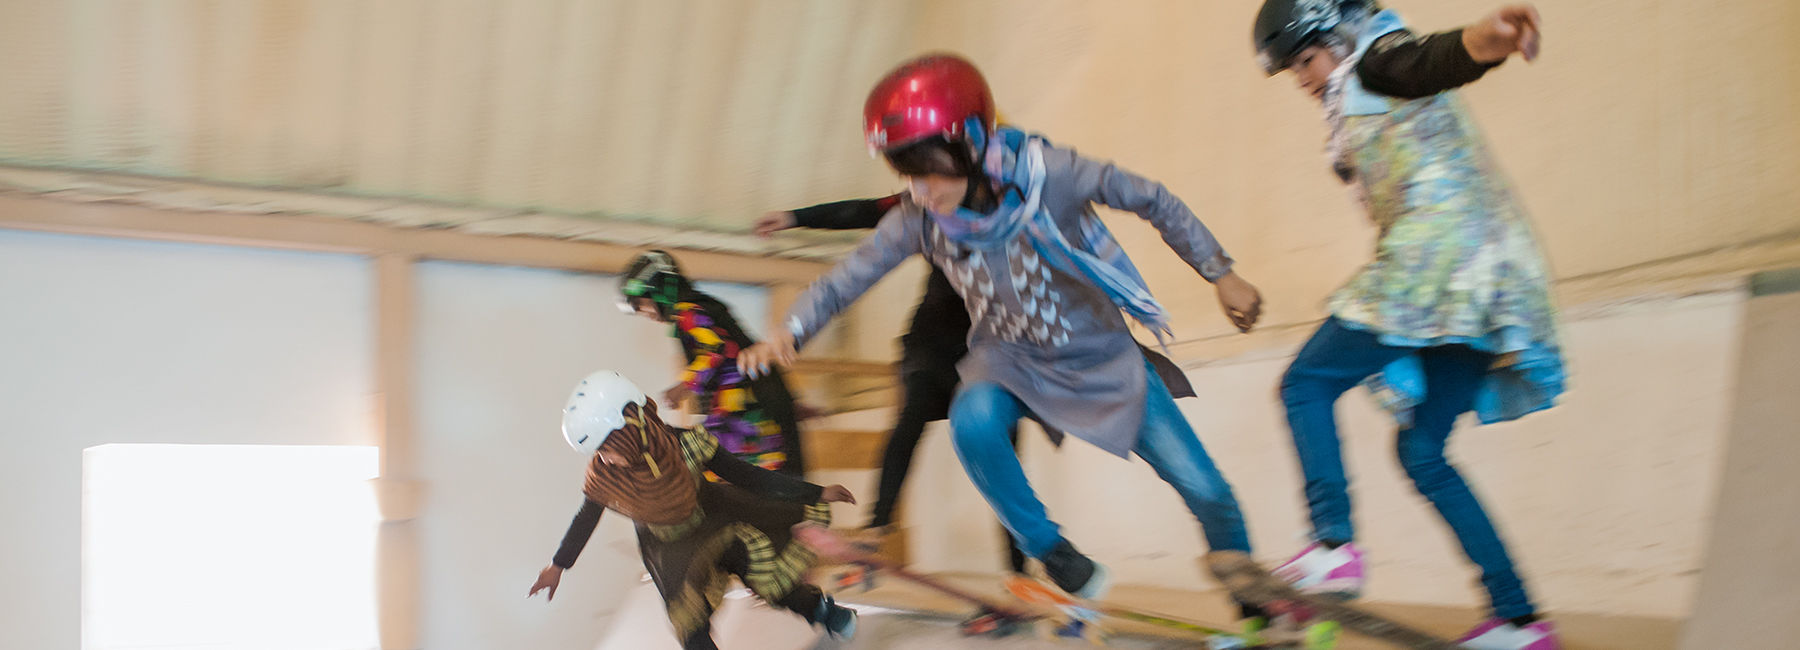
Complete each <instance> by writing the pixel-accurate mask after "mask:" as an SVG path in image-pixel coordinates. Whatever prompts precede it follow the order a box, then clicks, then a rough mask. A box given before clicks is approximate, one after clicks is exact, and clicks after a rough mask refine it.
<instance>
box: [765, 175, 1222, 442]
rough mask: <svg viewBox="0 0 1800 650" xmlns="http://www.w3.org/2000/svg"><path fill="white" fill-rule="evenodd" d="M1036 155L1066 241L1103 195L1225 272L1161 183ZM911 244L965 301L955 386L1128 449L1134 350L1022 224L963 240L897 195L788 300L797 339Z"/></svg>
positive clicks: (1213, 246) (1138, 409) (1137, 423)
mask: <svg viewBox="0 0 1800 650" xmlns="http://www.w3.org/2000/svg"><path fill="white" fill-rule="evenodd" d="M1044 166H1045V172H1046V176H1045V184H1044V190H1043V195H1042V199H1043V203H1044V206H1045V207H1046V208H1048V209H1049V211H1050V215H1051V218H1052V219H1053V220H1054V221H1055V223H1056V225H1057V227H1058V228H1060V229H1061V230H1062V233H1063V236H1064V237H1066V238H1067V239H1068V240H1069V241H1071V242H1079V241H1081V227H1080V223H1081V218H1082V216H1083V215H1085V214H1090V213H1092V212H1093V204H1094V203H1102V204H1105V205H1108V206H1111V207H1114V208H1117V209H1120V210H1125V211H1128V212H1134V213H1136V214H1137V215H1138V216H1141V217H1143V218H1144V219H1146V220H1148V221H1149V222H1150V223H1151V225H1153V226H1155V227H1156V229H1157V230H1159V231H1161V232H1162V237H1163V241H1164V242H1167V243H1168V245H1169V248H1171V249H1174V251H1175V252H1176V253H1177V254H1179V255H1180V256H1181V258H1182V259H1183V260H1186V261H1187V263H1188V265H1189V266H1192V267H1193V268H1194V270H1196V271H1198V272H1199V273H1200V275H1201V276H1202V277H1205V278H1206V279H1207V280H1209V281H1212V280H1217V279H1218V278H1219V277H1221V276H1223V275H1225V274H1226V273H1228V272H1230V269H1231V258H1230V257H1228V256H1226V255H1225V251H1224V249H1223V248H1222V247H1220V245H1219V242H1218V240H1217V239H1215V238H1213V235H1212V233H1211V232H1210V231H1208V230H1207V228H1206V225H1205V224H1202V223H1201V222H1200V219H1199V218H1197V217H1195V216H1194V213H1193V212H1192V211H1191V210H1189V209H1188V207H1187V206H1186V205H1185V204H1183V203H1182V202H1181V200H1180V199H1178V198H1176V197H1175V195H1173V194H1170V193H1169V191H1168V189H1167V188H1165V187H1163V185H1162V184H1161V183H1156V182H1153V181H1150V180H1147V179H1144V178H1142V177H1139V176H1137V175H1135V174H1132V173H1130V172H1127V171H1125V170H1122V169H1119V168H1118V167H1115V166H1113V164H1112V163H1110V162H1104V161H1096V160H1091V159H1088V158H1083V157H1081V156H1079V155H1077V154H1076V153H1075V152H1074V151H1073V150H1069V149H1061V148H1057V147H1053V146H1049V145H1046V146H1045V147H1044ZM913 255H925V256H926V257H928V258H929V259H930V260H931V262H932V263H933V264H935V265H937V267H938V268H941V269H943V270H944V273H945V274H946V275H947V276H949V278H950V283H951V284H952V285H954V286H955V287H956V291H957V293H958V294H961V295H962V298H963V302H964V304H965V305H966V306H967V307H968V310H969V318H970V321H971V322H972V327H970V329H969V354H968V356H967V357H964V358H963V360H962V362H961V363H960V364H959V365H958V367H957V369H958V370H959V371H960V372H961V373H962V379H963V382H964V385H965V386H966V385H970V384H973V383H974V382H982V381H990V382H995V383H998V384H1000V385H1001V386H1002V387H1004V388H1005V389H1006V390H1007V391H1009V392H1011V393H1012V394H1013V395H1015V396H1017V397H1018V398H1019V400H1020V401H1022V402H1024V403H1025V406H1026V407H1027V408H1029V409H1030V410H1031V412H1032V414H1033V415H1035V416H1036V419H1037V420H1038V421H1040V422H1042V423H1043V424H1044V425H1045V426H1046V427H1048V428H1051V429H1055V430H1060V431H1065V432H1068V433H1070V434H1073V435H1074V436H1076V437H1078V438H1081V439H1083V440H1086V441H1088V442H1090V443H1093V444H1094V445H1095V446H1097V447H1099V448H1101V449H1104V450H1106V451H1108V452H1111V453H1113V454H1116V455H1119V456H1125V455H1126V454H1127V453H1129V452H1130V451H1131V448H1132V447H1133V446H1134V445H1136V443H1137V438H1138V430H1139V429H1140V427H1141V426H1142V424H1143V419H1144V390H1145V374H1144V356H1143V355H1142V354H1141V353H1139V352H1138V348H1137V345H1136V340H1135V339H1133V338H1132V336H1131V331H1130V330H1129V329H1128V328H1127V327H1126V324H1125V318H1124V315H1123V314H1122V313H1121V312H1120V310H1119V308H1118V307H1117V306H1116V305H1114V304H1113V303H1112V301H1111V300H1109V299H1108V298H1107V297H1106V293H1105V292H1104V291H1102V290H1101V289H1100V288H1099V287H1098V286H1097V285H1095V284H1094V283H1093V281H1091V280H1089V279H1088V278H1087V276H1085V275H1083V274H1082V273H1081V272H1080V271H1079V270H1076V269H1075V267H1073V266H1071V265H1070V264H1068V263H1067V262H1066V261H1063V260H1057V261H1056V263H1054V264H1053V263H1050V261H1049V260H1045V259H1042V257H1041V256H1040V255H1039V253H1038V251H1037V250H1036V249H1035V248H1034V247H1033V246H1032V245H1031V242H1030V235H1028V234H1020V235H1019V237H1018V238H1017V239H1015V240H1014V241H1012V242H1010V243H1008V244H1007V245H1006V246H1004V247H1000V248H994V249H991V250H983V249H977V248H970V247H967V246H963V245H961V244H958V243H956V242H953V241H951V240H950V239H949V238H948V237H946V236H945V235H944V234H943V232H942V231H941V230H939V229H938V228H937V225H936V224H935V223H934V222H932V220H931V219H930V218H928V217H926V215H925V213H924V211H923V210H922V209H921V208H920V207H919V206H918V205H917V204H915V203H913V202H912V201H911V200H910V199H909V200H906V201H903V202H902V203H901V204H900V205H899V206H896V207H895V208H894V209H893V210H891V211H889V212H888V214H887V216H885V217H883V218H882V220H881V225H880V226H879V227H877V228H876V231H875V234H874V235H873V236H871V237H869V238H868V239H867V240H865V241H864V242H863V243H862V245H861V246H859V247H858V248H857V249H856V251H855V252H853V253H851V254H850V256H849V257H847V258H845V259H844V260H843V261H842V262H839V263H838V265H837V266H836V267H834V268H832V269H831V271H829V272H828V273H826V274H825V275H824V276H823V277H821V278H819V280H818V281H816V282H814V283H813V284H812V286H811V287H809V288H808V289H807V292H806V294H805V295H804V296H801V297H800V299H799V300H798V301H796V302H795V303H794V306H793V308H792V310H790V311H789V312H788V319H787V323H788V326H789V328H790V330H791V332H792V333H793V335H794V341H795V345H796V346H800V345H804V344H805V342H806V341H807V340H809V339H810V338H811V337H812V336H813V335H815V334H817V333H818V331H819V329H820V328H822V327H824V325H825V324H826V323H827V322H828V321H830V320H831V318H832V317H833V316H835V315H837V313H838V312H840V311H842V310H843V309H845V308H846V307H849V306H850V303H852V302H855V301H856V299H857V298H858V297H860V296H862V294H863V292H864V291H867V290H868V289H869V287H870V286H873V285H874V284H875V282H876V281H878V280H880V279H881V277H882V276H883V275H886V274H887V273H888V272H889V271H891V270H893V268H894V267H895V266H898V265H899V264H900V263H901V262H902V261H905V260H906V258H908V257H911V256H913ZM1065 269H1067V270H1066V271H1065Z"/></svg>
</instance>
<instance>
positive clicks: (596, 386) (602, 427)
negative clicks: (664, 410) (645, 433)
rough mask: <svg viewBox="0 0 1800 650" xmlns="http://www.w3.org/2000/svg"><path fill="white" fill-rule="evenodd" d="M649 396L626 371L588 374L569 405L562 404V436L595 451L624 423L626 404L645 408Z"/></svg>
mask: <svg viewBox="0 0 1800 650" xmlns="http://www.w3.org/2000/svg"><path fill="white" fill-rule="evenodd" d="M647 399H648V398H646V397H644V391H643V389H641V388H638V387H637V384H634V383H631V380H630V379H626V378H625V377H624V376H623V375H620V374H619V373H616V372H613V371H611V370H601V371H599V372H596V373H594V374H591V375H588V376H587V379H583V380H581V383H580V384H576V385H575V391H574V392H573V393H570V394H569V405H568V406H565V407H563V423H562V430H563V439H565V440H568V441H569V446H570V447H574V448H575V451H579V452H581V453H583V454H592V453H594V452H595V451H598V450H599V449H600V443H603V442H606V436H607V435H608V434H611V433H612V432H613V431H616V430H618V429H619V428H620V427H623V426H625V405H626V404H636V405H638V408H640V409H641V408H643V407H644V404H645V402H646V401H647Z"/></svg>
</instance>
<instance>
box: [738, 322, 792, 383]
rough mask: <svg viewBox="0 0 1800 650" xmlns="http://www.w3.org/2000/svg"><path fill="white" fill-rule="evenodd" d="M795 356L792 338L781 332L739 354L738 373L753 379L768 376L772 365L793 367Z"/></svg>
mask: <svg viewBox="0 0 1800 650" xmlns="http://www.w3.org/2000/svg"><path fill="white" fill-rule="evenodd" d="M797 356H798V354H797V353H795V352H794V337H792V336H790V335H788V334H787V333H786V332H783V333H781V334H777V335H775V336H773V337H771V338H770V339H769V340H767V341H763V342H762V343H758V344H756V345H752V346H750V347H747V348H744V351H743V352H739V353H738V359H737V361H738V372H742V373H744V376H745V377H749V378H751V379H755V378H757V377H760V376H762V375H766V374H768V373H769V368H770V367H772V366H774V365H781V366H784V367H785V366H791V365H794V358H795V357H797Z"/></svg>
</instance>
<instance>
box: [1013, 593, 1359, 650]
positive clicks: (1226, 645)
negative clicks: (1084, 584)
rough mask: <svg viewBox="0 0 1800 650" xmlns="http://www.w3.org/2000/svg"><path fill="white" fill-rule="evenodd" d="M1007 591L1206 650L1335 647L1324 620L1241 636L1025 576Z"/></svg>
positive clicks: (1331, 627)
mask: <svg viewBox="0 0 1800 650" xmlns="http://www.w3.org/2000/svg"><path fill="white" fill-rule="evenodd" d="M1006 590H1007V591H1008V592H1010V593H1012V595H1013V596H1015V597H1017V598H1018V599H1019V600H1022V601H1025V602H1027V603H1035V604H1041V605H1046V606H1050V607H1055V608H1057V609H1060V610H1063V611H1064V612H1065V613H1066V614H1067V615H1068V616H1069V617H1071V618H1080V619H1089V620H1095V621H1098V620H1099V619H1100V618H1101V617H1103V616H1109V617H1113V618H1119V619H1124V620H1128V621H1136V622H1139V623H1148V624H1151V625H1157V626H1161V627H1165V628H1169V629H1173V630H1179V631H1181V632H1188V633H1193V634H1195V635H1197V636H1200V637H1202V638H1204V639H1205V640H1206V647H1207V650H1251V649H1263V648H1303V649H1304V650H1331V649H1332V648H1335V647H1336V646H1337V628H1338V624H1337V623H1335V622H1330V621H1325V622H1320V623H1317V624H1314V625H1311V626H1308V627H1307V628H1306V629H1304V630H1293V631H1285V630H1266V631H1264V632H1259V633H1256V634H1242V633H1238V632H1233V631H1230V630H1227V629H1224V628H1221V627H1218V626H1213V625H1207V624H1204V623H1198V622H1195V621H1189V620H1184V619H1181V618H1177V617H1173V616H1168V615H1164V614H1159V613H1155V612H1148V611H1144V610H1140V609H1134V608H1130V607H1120V606H1117V605H1109V604H1105V603H1094V602H1088V601H1085V600H1082V599H1079V598H1076V597H1074V596H1071V595H1069V594H1068V593H1067V592H1064V591H1062V590H1061V589H1058V588H1056V587H1053V586H1051V585H1048V584H1045V583H1044V582H1043V581H1041V580H1038V579H1035V578H1031V577H1028V576H1021V575H1014V576H1012V577H1010V578H1008V579H1007V581H1006Z"/></svg>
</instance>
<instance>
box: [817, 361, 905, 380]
mask: <svg viewBox="0 0 1800 650" xmlns="http://www.w3.org/2000/svg"><path fill="white" fill-rule="evenodd" d="M793 371H794V372H796V373H799V374H803V375H837V376H850V377H881V378H888V379H892V378H893V377H894V374H895V371H894V364H892V363H883V362H879V361H851V360H847V359H800V360H799V361H796V362H794V367H793Z"/></svg>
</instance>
